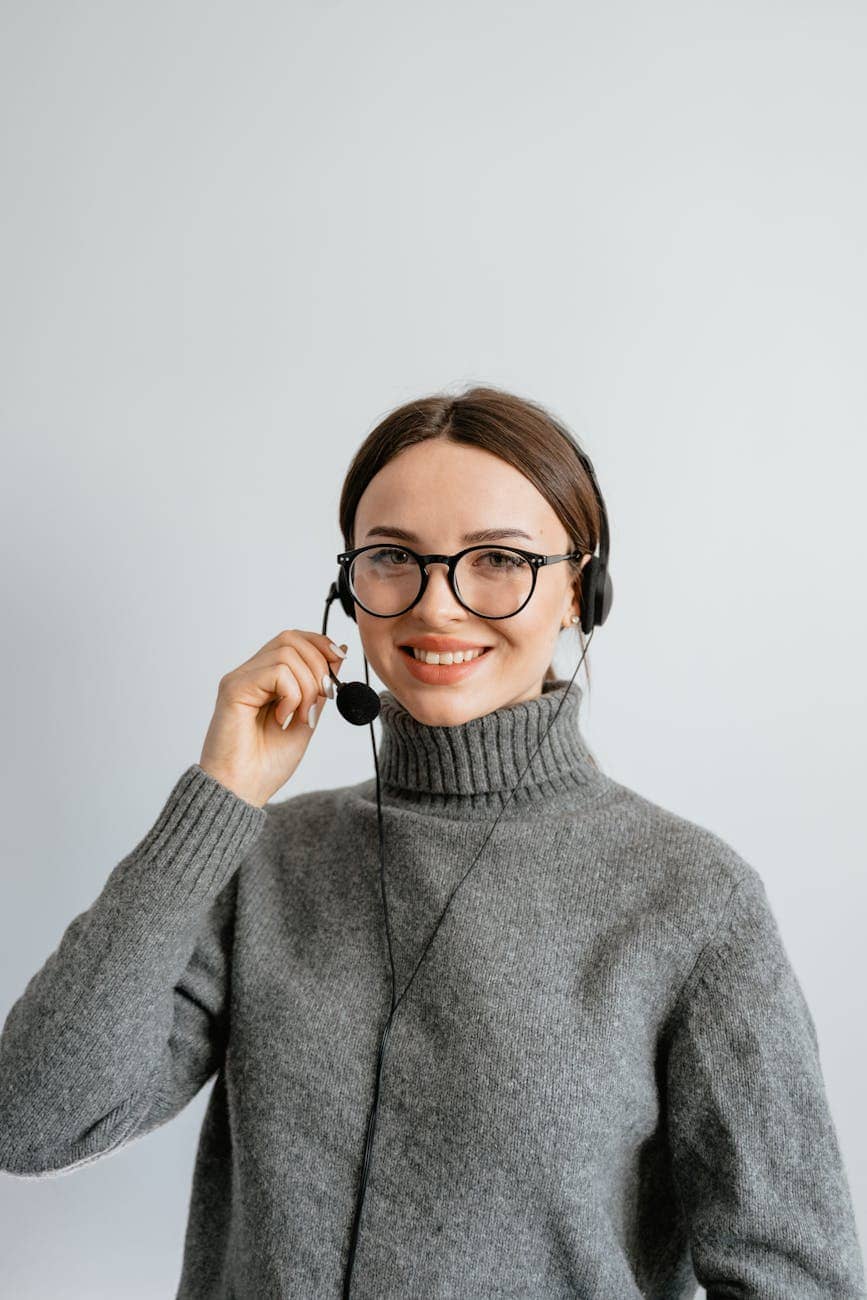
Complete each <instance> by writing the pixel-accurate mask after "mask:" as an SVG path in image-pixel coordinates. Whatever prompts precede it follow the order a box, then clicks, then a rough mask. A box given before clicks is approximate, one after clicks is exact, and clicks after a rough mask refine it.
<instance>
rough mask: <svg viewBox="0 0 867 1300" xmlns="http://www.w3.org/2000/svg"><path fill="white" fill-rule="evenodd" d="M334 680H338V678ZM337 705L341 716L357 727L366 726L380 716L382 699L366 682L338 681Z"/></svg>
mask: <svg viewBox="0 0 867 1300" xmlns="http://www.w3.org/2000/svg"><path fill="white" fill-rule="evenodd" d="M331 675H332V678H334V674H333V673H332V674H331ZM334 680H337V679H336V678H335V679H334ZM335 689H336V692H337V707H338V709H339V710H340V713H341V716H342V717H344V718H345V719H346V721H347V722H352V723H354V724H355V726H356V727H364V726H366V725H367V723H368V722H373V719H374V718H378V717H379V710H380V708H381V701H380V698H379V696H378V695H377V693H376V691H375V690H374V689H373V687H372V686H368V685H367V683H366V682H340V681H338V682H337V686H336V688H335Z"/></svg>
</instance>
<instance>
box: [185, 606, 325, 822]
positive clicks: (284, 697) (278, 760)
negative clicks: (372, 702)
mask: <svg viewBox="0 0 867 1300" xmlns="http://www.w3.org/2000/svg"><path fill="white" fill-rule="evenodd" d="M345 651H346V647H345V646H344V647H342V650H341V649H338V648H337V647H336V646H335V645H334V643H333V642H332V641H329V639H328V637H327V636H323V635H322V634H321V633H319V632H304V631H301V630H300V629H298V628H291V629H290V630H288V631H283V632H280V633H278V635H277V636H275V637H274V639H273V641H268V642H266V644H265V645H263V646H262V649H261V650H258V651H257V652H256V654H254V655H253V656H252V658H250V659H248V660H247V661H246V662H245V663H243V664H241V665H240V666H239V667H238V668H234V669H233V670H232V671H231V672H228V673H226V675H225V677H222V678H221V679H220V684H219V686H218V688H217V706H216V708H215V710H214V716H213V717H212V719H211V725H210V727H209V728H208V734H207V736H206V737H205V743H204V745H203V747H202V756H201V758H200V759H199V766H200V767H201V768H202V769H203V771H205V772H207V773H208V774H209V775H210V776H213V777H215V778H216V780H218V781H220V782H221V784H223V785H225V786H227V787H228V788H229V789H230V790H232V791H233V792H234V793H235V794H237V795H239V796H240V797H241V798H242V799H246V800H247V802H248V803H252V804H255V805H256V806H257V807H259V808H261V807H262V806H263V805H264V804H266V803H267V802H268V800H269V799H270V798H271V796H272V795H273V794H274V793H275V792H276V791H277V790H279V789H280V787H281V786H282V785H285V783H286V782H287V781H288V780H289V778H290V776H292V774H293V772H294V771H295V769H296V767H297V766H298V764H299V763H300V762H301V759H302V758H303V756H304V751H305V750H306V749H307V746H308V744H309V743H310V738H311V736H312V735H313V731H314V728H315V724H316V720H317V718H318V717H319V715H320V714H321V712H322V708H323V706H324V704H325V701H326V699H328V698H330V697H331V695H332V694H333V692H334V690H335V685H334V682H332V681H331V679H330V676H329V673H328V666H329V664H330V665H331V666H332V668H333V669H334V671H335V672H337V671H339V669H340V665H341V663H342V660H343V654H345ZM289 718H291V721H290V722H289V723H288V726H287V727H285V729H284V726H283V724H284V723H285V722H286V720H287V719H289ZM311 723H312V725H311Z"/></svg>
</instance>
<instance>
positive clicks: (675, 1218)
mask: <svg viewBox="0 0 867 1300" xmlns="http://www.w3.org/2000/svg"><path fill="white" fill-rule="evenodd" d="M581 695H582V692H581V688H580V687H579V686H578V685H577V684H576V683H572V684H571V685H570V684H569V683H567V682H566V681H565V680H562V679H557V680H555V681H549V682H546V683H545V685H544V688H543V692H542V694H541V695H540V696H539V697H537V698H536V699H533V700H528V701H523V702H521V703H518V704H513V705H508V706H504V707H502V708H499V709H497V710H495V711H493V712H491V713H489V714H486V715H484V716H482V717H479V718H474V719H471V720H470V721H468V722H466V723H462V724H459V725H456V726H439V727H431V726H427V725H425V724H422V723H420V722H419V721H417V720H416V719H415V718H414V717H413V716H412V715H411V714H410V713H409V712H408V711H407V710H406V709H405V708H404V707H403V706H402V705H401V704H400V703H399V702H398V701H397V699H396V698H395V697H394V696H393V695H392V694H391V693H390V692H389V691H385V692H383V693H382V694H381V696H380V699H381V703H382V712H381V714H380V736H379V745H378V749H379V764H380V774H381V780H382V792H383V808H382V815H383V830H384V842H385V855H386V857H385V867H386V871H385V888H386V900H387V907H388V915H389V923H390V927H391V933H392V940H393V946H394V960H395V967H396V974H397V992H398V995H399V994H400V991H401V990H402V989H403V987H404V986H405V984H406V982H407V981H408V980H409V978H410V976H411V975H412V972H413V970H414V968H415V967H416V963H417V962H418V959H419V956H420V955H421V953H422V950H423V948H424V947H425V945H426V944H427V942H428V939H429V937H430V935H431V933H432V931H433V930H434V928H435V926H436V923H437V921H438V920H439V918H440V915H441V914H442V912H443V909H444V908H445V906H446V900H447V899H448V896H449V894H450V893H451V891H452V890H453V888H454V886H455V884H456V883H457V882H458V881H459V880H460V878H461V877H462V876H464V877H465V878H464V879H463V881H462V883H461V884H460V885H459V887H458V889H457V892H456V893H455V894H454V897H453V899H452V902H451V904H450V906H449V908H448V911H447V914H446V915H445V919H444V920H443V922H442V925H441V926H440V928H439V930H438V932H437V933H436V935H435V937H434V939H433V942H432V943H431V944H430V946H429V948H428V950H427V953H426V954H425V956H424V958H423V960H422V962H421V965H420V966H419V967H418V971H417V974H416V975H415V978H414V980H413V983H412V987H411V988H410V989H409V991H408V993H407V995H406V997H405V998H404V999H403V1002H402V1003H401V1005H400V1006H399V1007H398V1009H397V1011H396V1013H395V1017H394V1021H393V1024H392V1027H391V1032H390V1037H389V1038H388V1044H387V1049H386V1051H385V1055H384V1061H383V1065H382V1077H381V1092H380V1097H379V1109H378V1117H377V1122H376V1128H375V1137H374V1140H373V1145H372V1149H371V1153H370V1167H369V1170H368V1182H367V1186H366V1191H365V1196H364V1201H363V1211H362V1216H361V1221H360V1227H359V1235H358V1241H357V1248H356V1255H355V1259H354V1268H353V1273H352V1287H351V1295H352V1297H353V1300H407V1298H410V1300H412V1298H415V1297H417V1298H418V1300H421V1298H422V1297H424V1298H425V1300H431V1298H432V1297H433V1298H440V1297H441V1298H443V1300H444V1298H445V1297H449V1298H457V1297H461V1300H466V1298H467V1297H483V1298H487V1297H491V1298H493V1297H509V1298H517V1297H526V1298H530V1297H532V1298H534V1300H547V1298H551V1300H553V1298H554V1297H557V1298H559V1297H581V1298H586V1300H629V1298H630V1297H637V1296H645V1297H656V1298H657V1300H663V1297H664V1298H665V1300H680V1298H681V1297H683V1298H684V1300H686V1297H692V1296H694V1295H695V1292H696V1287H697V1282H700V1283H701V1284H702V1285H703V1286H704V1287H705V1288H706V1289H707V1292H708V1296H709V1297H710V1300H724V1298H725V1300H732V1298H733V1297H744V1298H745V1297H754V1298H755V1300H759V1297H760V1298H761V1300H807V1298H808V1297H832V1296H833V1297H840V1300H842V1298H843V1297H846V1300H852V1298H853V1297H864V1296H865V1287H864V1273H863V1266H862V1257H861V1252H860V1247H859V1242H858V1237H857V1233H856V1226H855V1221H854V1214H853V1207H852V1203H851V1199H850V1191H849V1187H848V1184H847V1178H846V1172H845V1168H844V1164H843V1160H842V1157H841V1152H840V1148H839V1145H838V1139H837V1134H836V1131H835V1128H834V1125H833V1122H832V1118H831V1115H830V1112H829V1107H828V1103H827V1099H826V1093H825V1087H824V1082H823V1077H822V1071H821V1066H820V1061H819V1047H818V1041H817V1035H816V1029H815V1026H814V1022H813V1019H812V1017H811V1014H810V1011H809V1010H808V1007H807V1005H806V1003H805V1000H804V995H803V993H802V990H801V987H800V985H799V982H798V979H797V977H796V975H795V973H794V972H793V968H792V965H791V963H790V961H789V958H788V956H787V952H786V949H785V947H784V945H783V942H782V939H781V937H780V933H779V930H778V927H777V924H776V922H775V920H774V917H773V914H772V911H771V909H770V907H769V902H768V898H767V896H766V893H765V888H764V886H763V883H762V880H761V877H760V875H759V874H758V872H757V870H756V869H755V868H754V867H752V866H751V865H749V864H748V863H746V862H745V861H744V860H743V859H742V858H741V857H740V856H739V855H738V854H737V853H736V852H735V850H734V849H733V848H732V847H730V846H729V845H728V844H727V843H726V842H725V841H724V840H722V839H721V838H719V837H718V836H717V835H716V834H714V833H713V832H711V831H709V830H707V829H703V828H701V827H700V826H698V825H696V824H694V823H693V822H691V821H689V820H687V819H685V818H683V817H681V816H679V815H676V814H675V813H673V812H671V811H668V810H666V809H664V808H662V807H660V806H658V805H657V804H654V803H652V802H650V801H649V800H648V799H646V798H644V797H642V796H641V795H640V794H638V793H637V792H635V791H633V790H631V789H629V788H628V787H626V786H624V785H622V784H620V783H619V782H617V781H616V780H614V779H613V778H612V777H610V776H608V775H607V774H605V773H604V772H603V771H602V770H601V768H600V767H599V765H598V763H597V762H596V761H595V759H594V756H593V754H592V752H591V750H590V749H589V748H588V746H587V744H586V742H585V740H584V738H583V736H582V733H581V729H580V726H579V706H580V700H581ZM561 703H562V707H561V708H560V710H559V713H557V716H556V720H555V721H554V724H553V727H552V729H551V731H550V733H549V735H548V736H547V738H546V739H545V740H544V742H543V744H542V746H541V749H540V750H539V752H538V753H537V754H536V755H535V757H534V758H533V760H532V763H531V764H530V767H529V769H528V771H527V772H526V773H525V775H524V777H523V781H522V782H521V785H520V786H519V788H518V791H517V792H516V793H515V795H514V796H513V797H512V798H509V792H510V791H511V790H512V788H513V786H514V785H515V782H516V781H517V780H518V777H519V776H520V774H521V772H522V770H523V768H524V767H525V765H526V763H527V760H528V759H529V758H530V756H531V754H532V752H533V749H534V748H535V746H536V744H537V743H538V741H539V739H540V738H541V736H542V733H543V731H544V729H545V727H546V726H547V725H548V723H549V722H551V720H552V718H554V714H555V712H556V709H557V706H558V705H560V704H561ZM501 812H502V816H501V817H500V820H499V822H498V823H497V825H496V827H494V828H493V831H492V825H493V822H494V820H495V818H496V817H497V815H498V814H500V813H501ZM491 831H492V833H491V835H490V839H489V841H488V843H487V846H486V847H485V848H484V850H483V851H482V853H481V856H480V857H479V859H478V861H477V862H476V863H475V865H474V866H473V868H472V870H471V871H470V872H469V874H465V873H466V871H467V867H468V866H469V864H470V863H471V861H472V860H473V858H474V856H475V854H476V852H477V850H478V848H479V846H480V845H481V843H482V841H483V839H484V838H485V836H486V835H488V833H489V832H491ZM390 1006H391V968H390V963H389V958H388V950H387V946H386V939H385V928H384V913H383V900H382V893H381V888H380V880H379V856H378V826H377V805H376V781H375V778H369V779H366V780H364V781H361V782H360V783H358V784H354V785H348V786H343V787H341V788H337V789H325V790H316V791H313V792H303V793H298V794H295V795H290V796H289V797H288V798H284V799H280V800H272V801H271V802H270V803H268V804H266V805H265V807H264V808H258V807H255V806H254V805H252V804H250V803H247V802H246V801H245V800H244V799H242V798H240V797H239V796H237V795H236V794H234V793H233V792H232V791H230V790H229V789H228V788H227V787H225V786H224V785H222V783H220V782H219V781H217V780H216V779H214V778H213V777H211V776H210V775H208V774H207V773H205V772H204V771H203V770H202V769H201V768H200V767H199V765H198V764H196V763H194V764H193V765H192V766H190V767H189V768H187V770H186V771H184V772H183V773H182V774H181V775H180V776H179V778H178V779H177V781H176V783H175V785H174V788H173V789H172V790H171V792H170V793H169V795H168V798H167V800H166V802H165V805H164V806H163V808H162V810H161V812H160V813H159V815H158V817H157V818H156V821H155V822H154V823H153V825H152V826H151V829H150V830H149V831H148V832H147V834H146V835H145V836H144V838H143V839H142V840H141V841H140V842H139V843H138V844H137V845H136V846H135V848H134V849H133V850H132V851H131V852H130V853H129V854H128V855H127V856H126V857H125V858H123V859H122V860H121V861H120V862H119V863H118V864H117V865H116V866H115V867H114V869H113V870H112V871H111V873H110V874H109V876H108V878H107V880H106V883H105V885H104V887H103V889H102V891H101V893H100V894H99V896H98V897H97V898H96V899H95V901H94V902H93V903H92V905H91V906H90V907H89V908H88V909H87V910H86V911H84V912H82V913H81V914H80V915H78V916H76V917H75V919H74V920H73V921H72V922H71V923H70V925H69V926H68V928H67V929H66V931H65V932H64V934H63V936H62V940H61V942H60V943H59V946H58V947H57V948H56V950H55V951H54V952H53V953H52V954H51V955H50V956H49V957H48V959H47V960H46V962H45V964H44V965H43V966H42V968H41V969H40V970H39V971H37V973H36V974H35V975H34V976H33V977H32V978H31V979H30V981H29V983H28V984H27V986H26V988H25V989H24V991H23V993H22V994H21V996H20V997H19V999H18V1001H17V1002H15V1004H14V1005H13V1006H12V1008H11V1010H10V1011H9V1013H8V1016H7V1018H6V1021H5V1024H4V1027H3V1032H2V1038H0V1168H2V1169H3V1170H4V1171H5V1172H7V1173H9V1174H13V1175H19V1176H22V1177H42V1176H47V1175H52V1174H59V1173H61V1172H66V1171H70V1170H74V1169H77V1168H79V1167H80V1166H82V1165H85V1164H88V1163H90V1162H92V1161H95V1160H99V1159H101V1158H103V1157H105V1156H106V1155H107V1154H108V1153H109V1152H116V1151H118V1150H119V1149H120V1148H122V1147H123V1146H124V1145H126V1144H128V1143H130V1142H132V1141H133V1140H138V1139H140V1138H142V1137H144V1136H145V1135H146V1134H147V1133H149V1132H150V1131H152V1130H153V1129H155V1128H157V1127H158V1126H160V1125H162V1124H165V1123H167V1122H168V1121H169V1120H170V1119H172V1117H173V1116H175V1115H176V1114H177V1113H178V1112H179V1111H180V1110H182V1109H183V1107H184V1106H186V1105H187V1103H188V1102H189V1101H190V1099H191V1098H192V1097H193V1096H194V1095H195V1094H196V1093H197V1092H198V1091H199V1089H201V1088H202V1087H203V1086H204V1085H205V1084H206V1083H208V1082H209V1081H211V1080H212V1079H213V1087H212V1089H211V1092H210V1096H209V1099H208V1104H207V1110H206V1113H205V1118H204V1122H203V1125H202V1129H201V1136H200V1141H199V1148H198V1154H197V1157H196V1162H195V1168H194V1171H193V1174H192V1186H191V1197H190V1208H189V1219H188V1223H187V1228H186V1237H185V1244H184V1257H183V1265H182V1274H181V1277H180V1280H179V1286H178V1291H177V1300H216V1298H226V1300H230V1298H231V1300H269V1298H271V1297H274V1298H275V1300H276V1298H277V1297H281V1298H282V1297H299V1298H301V1297H303V1300H319V1298H322V1300H328V1298H329V1297H332V1298H337V1297H339V1296H340V1295H341V1294H342V1286H343V1276H344V1270H345V1266H346V1262H347V1257H348V1249H349V1241H350V1235H351V1226H352V1221H353V1217H354V1209H355V1202H356V1195H357V1189H358V1186H359V1181H360V1178H361V1171H362V1164H363V1158H364V1143H365V1135H366V1131H367V1121H368V1115H369V1112H370V1108H371V1103H372V1099H373V1093H374V1085H375V1079H376V1073H377V1052H378V1047H379V1043H380V1037H381V1034H382V1031H383V1027H384V1024H385V1021H386V1019H387V1017H388V1013H389V1010H390Z"/></svg>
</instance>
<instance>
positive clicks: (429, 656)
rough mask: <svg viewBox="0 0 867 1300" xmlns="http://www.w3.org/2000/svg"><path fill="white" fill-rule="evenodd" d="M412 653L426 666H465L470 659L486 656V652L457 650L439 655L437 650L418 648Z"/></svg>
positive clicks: (413, 648)
mask: <svg viewBox="0 0 867 1300" xmlns="http://www.w3.org/2000/svg"><path fill="white" fill-rule="evenodd" d="M412 653H413V655H414V657H415V658H416V659H420V660H421V661H422V663H426V664H463V663H467V661H468V660H470V659H478V657H479V655H481V654H484V653H485V652H484V650H455V651H454V653H452V652H451V651H444V652H443V653H442V654H437V653H436V651H435V650H419V649H418V647H417V646H413V647H412Z"/></svg>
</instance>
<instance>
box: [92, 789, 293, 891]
mask: <svg viewBox="0 0 867 1300" xmlns="http://www.w3.org/2000/svg"><path fill="white" fill-rule="evenodd" d="M267 820H268V814H267V812H266V811H265V809H264V808H258V807H256V805H255V804H251V803H248V802H247V800H246V799H242V798H241V797H240V796H239V795H237V794H235V793H234V791H232V790H229V789H228V788H227V787H226V786H224V785H223V784H222V783H221V782H220V781H218V780H217V779H216V778H215V777H212V776H211V775H209V774H208V773H207V772H204V771H203V770H202V768H201V767H200V766H199V764H198V763H193V764H192V765H191V766H190V767H188V768H187V769H186V771H185V772H183V773H182V774H181V776H180V777H179V778H178V780H177V781H176V782H175V785H174V787H173V789H172V790H171V792H170V794H169V796H168V798H167V799H166V801H165V803H164V805H163V808H162V810H161V812H160V814H159V816H158V817H157V819H156V821H155V822H154V824H153V826H152V827H151V829H150V830H149V831H148V833H147V834H146V835H145V836H144V838H143V839H142V840H141V841H140V842H139V843H138V844H137V845H136V846H135V848H134V849H133V850H132V851H131V852H130V853H129V854H127V856H126V857H125V858H124V859H123V861H122V862H121V863H120V864H119V866H118V869H117V870H118V872H119V873H120V875H122V877H123V880H124V887H125V888H126V887H131V888H133V889H134V890H135V891H136V902H137V909H136V910H137V911H138V912H139V913H148V914H152V913H153V912H154V911H155V912H156V913H159V914H163V915H166V914H167V915H170V916H175V915H177V916H188V915H189V914H190V913H191V912H196V911H198V910H201V909H202V908H203V907H205V906H206V905H207V904H208V903H209V902H210V901H211V900H212V899H214V898H215V897H216V896H217V894H218V893H219V892H220V890H221V889H222V888H223V886H224V885H225V884H226V883H227V881H228V880H229V878H230V877H231V875H232V873H233V872H234V871H235V869H236V868H237V867H238V865H239V863H240V860H241V859H242V857H243V856H244V854H245V853H246V851H247V850H248V849H249V848H250V846H251V844H252V843H253V842H254V841H255V840H256V839H257V837H258V836H259V834H260V833H261V832H262V830H263V829H264V827H265V824H266V822H267Z"/></svg>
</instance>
